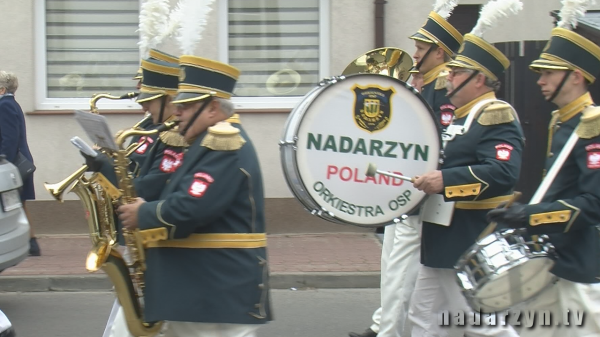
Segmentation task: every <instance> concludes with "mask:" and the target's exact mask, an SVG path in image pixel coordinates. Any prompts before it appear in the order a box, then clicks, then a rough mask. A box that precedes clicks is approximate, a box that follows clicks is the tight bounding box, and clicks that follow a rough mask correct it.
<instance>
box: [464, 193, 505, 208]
mask: <svg viewBox="0 0 600 337" xmlns="http://www.w3.org/2000/svg"><path fill="white" fill-rule="evenodd" d="M512 197H513V196H512V194H511V195H503V196H500V197H494V198H489V199H483V200H477V201H457V202H456V204H454V208H456V209H494V208H496V207H498V206H500V204H502V203H503V202H507V201H509V200H510V199H512Z"/></svg>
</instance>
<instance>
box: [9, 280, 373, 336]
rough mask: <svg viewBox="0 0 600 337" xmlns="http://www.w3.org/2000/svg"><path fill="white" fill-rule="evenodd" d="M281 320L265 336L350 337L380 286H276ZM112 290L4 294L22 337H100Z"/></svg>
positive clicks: (362, 325) (366, 318)
mask: <svg viewBox="0 0 600 337" xmlns="http://www.w3.org/2000/svg"><path fill="white" fill-rule="evenodd" d="M272 298H273V313H274V318H275V320H274V321H273V322H270V323H269V324H267V325H266V326H264V327H262V328H261V329H260V330H259V332H258V335H259V336H260V337H308V336H310V337H313V336H314V337H346V336H348V332H349V331H359V332H362V331H364V329H366V328H367V327H368V326H370V324H371V315H372V314H373V310H374V309H376V308H377V307H379V289H319V290H298V291H292V290H289V289H288V290H274V291H273V292H272ZM113 300H114V295H113V294H112V293H110V292H95V293H94V292H75V293H72V292H41V293H39V292H38V293H0V309H2V310H3V311H4V312H5V313H6V315H7V316H8V318H9V319H10V320H11V322H12V324H13V326H14V327H15V329H16V333H17V336H19V337H33V336H43V337H100V336H102V332H103V331H104V327H105V325H106V320H107V318H108V315H109V312H110V309H111V306H112V303H113Z"/></svg>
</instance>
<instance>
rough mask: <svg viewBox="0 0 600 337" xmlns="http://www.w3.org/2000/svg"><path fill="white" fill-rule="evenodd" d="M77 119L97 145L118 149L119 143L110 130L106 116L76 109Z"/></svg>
mask: <svg viewBox="0 0 600 337" xmlns="http://www.w3.org/2000/svg"><path fill="white" fill-rule="evenodd" d="M75 119H76V120H77V122H79V125H81V127H82V128H83V130H84V131H85V132H86V133H87V135H88V137H89V138H90V139H91V140H92V141H93V142H94V143H95V144H96V145H98V146H100V147H103V148H108V149H111V150H114V151H116V150H117V144H116V143H115V139H114V137H113V133H112V132H110V128H109V127H108V123H107V122H106V117H104V116H102V115H97V114H93V113H90V112H84V111H80V110H76V111H75Z"/></svg>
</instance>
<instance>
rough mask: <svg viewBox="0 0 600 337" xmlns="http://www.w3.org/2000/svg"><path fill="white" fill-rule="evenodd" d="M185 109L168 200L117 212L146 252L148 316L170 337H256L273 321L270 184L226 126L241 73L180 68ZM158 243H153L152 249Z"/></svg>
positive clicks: (184, 60)
mask: <svg viewBox="0 0 600 337" xmlns="http://www.w3.org/2000/svg"><path fill="white" fill-rule="evenodd" d="M180 67H181V77H180V83H179V91H178V95H177V97H176V99H175V101H174V103H175V104H177V106H178V109H177V116H178V118H179V120H180V125H179V127H180V130H181V134H182V135H183V136H184V137H185V139H186V141H188V143H190V144H191V145H190V147H189V149H188V150H187V152H186V153H185V155H184V158H183V165H182V166H181V167H180V168H179V169H178V170H177V171H176V172H175V174H173V176H172V177H171V179H170V182H169V183H168V184H167V186H166V188H165V189H164V190H163V193H162V194H161V197H160V199H161V200H157V201H151V202H146V201H145V200H143V199H139V198H138V200H137V201H136V202H135V203H132V204H128V205H123V206H121V207H119V209H118V212H119V213H120V215H119V217H120V219H121V221H122V222H123V225H124V226H126V227H127V228H130V229H134V228H139V229H140V231H141V235H142V236H146V237H149V238H152V237H153V236H156V235H157V234H163V235H166V236H167V237H168V239H167V240H160V241H153V242H150V243H149V244H148V245H147V249H146V265H147V269H146V273H145V280H146V288H145V316H146V319H147V320H149V321H158V320H165V321H167V322H168V331H167V332H166V333H167V334H171V335H172V336H175V337H179V336H186V337H187V336H198V337H199V336H202V337H213V336H215V337H216V336H226V337H253V336H256V331H257V330H258V328H259V327H260V325H261V324H264V323H266V322H267V321H270V320H271V307H270V289H269V281H268V279H269V270H268V261H267V256H266V234H265V218H264V195H263V183H262V177H261V172H260V167H259V163H258V158H257V155H256V152H255V150H254V146H253V145H252V143H251V141H250V139H249V138H247V136H246V135H245V133H244V132H241V131H240V129H238V128H236V127H233V126H231V124H230V123H228V122H224V121H225V120H226V119H227V118H228V117H230V116H232V115H233V109H234V107H233V104H232V103H231V101H230V100H229V98H230V97H231V94H232V91H233V88H234V86H235V83H236V81H237V78H238V77H239V70H238V69H236V68H233V67H231V66H229V65H227V64H223V63H220V62H217V61H212V60H208V59H204V58H200V57H195V56H189V55H188V56H182V57H181V59H180ZM150 240H152V239H150Z"/></svg>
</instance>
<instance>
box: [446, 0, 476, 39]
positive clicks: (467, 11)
mask: <svg viewBox="0 0 600 337" xmlns="http://www.w3.org/2000/svg"><path fill="white" fill-rule="evenodd" d="M480 8H481V6H480V5H458V6H456V7H455V8H454V10H453V11H452V15H450V17H449V18H448V22H449V23H450V24H451V25H452V26H454V28H456V30H458V31H459V32H460V33H461V34H462V35H465V34H467V33H470V32H471V30H473V27H475V24H476V23H477V20H478V19H479V9H480Z"/></svg>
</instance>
